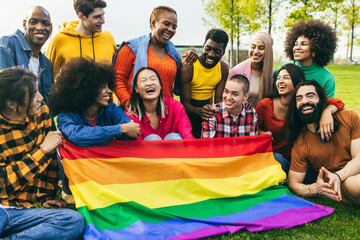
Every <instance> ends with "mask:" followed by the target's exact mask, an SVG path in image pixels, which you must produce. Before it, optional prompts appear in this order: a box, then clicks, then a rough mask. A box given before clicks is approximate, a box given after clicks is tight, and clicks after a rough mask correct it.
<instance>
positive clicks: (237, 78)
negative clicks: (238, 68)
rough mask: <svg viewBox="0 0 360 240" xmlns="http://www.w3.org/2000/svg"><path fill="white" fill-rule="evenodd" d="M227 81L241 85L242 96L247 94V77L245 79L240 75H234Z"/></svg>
mask: <svg viewBox="0 0 360 240" xmlns="http://www.w3.org/2000/svg"><path fill="white" fill-rule="evenodd" d="M228 81H234V82H238V83H243V84H244V87H243V91H244V94H246V93H248V92H249V79H247V77H245V76H244V75H242V74H235V75H233V76H231V77H230V78H229V79H228Z"/></svg>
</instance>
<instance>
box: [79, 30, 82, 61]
mask: <svg viewBox="0 0 360 240" xmlns="http://www.w3.org/2000/svg"><path fill="white" fill-rule="evenodd" d="M78 37H79V43H80V58H82V48H81V37H80V35H79V34H78Z"/></svg>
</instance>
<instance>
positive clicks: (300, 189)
mask: <svg viewBox="0 0 360 240" xmlns="http://www.w3.org/2000/svg"><path fill="white" fill-rule="evenodd" d="M305 175H306V173H305V172H301V173H300V172H295V171H292V170H290V171H289V188H290V189H291V190H292V191H294V192H295V194H297V195H300V196H306V197H311V196H314V195H317V194H321V195H324V196H326V197H328V198H331V199H333V200H335V201H341V193H340V181H339V178H338V177H337V176H336V174H334V173H331V172H329V171H328V170H326V169H325V168H324V167H322V168H321V169H320V171H319V175H318V178H317V180H316V182H315V183H313V184H309V185H305V184H303V181H304V178H305ZM324 178H325V179H326V178H328V179H330V180H329V182H325V181H324ZM335 183H336V184H335ZM333 186H334V187H333Z"/></svg>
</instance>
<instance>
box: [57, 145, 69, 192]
mask: <svg viewBox="0 0 360 240" xmlns="http://www.w3.org/2000/svg"><path fill="white" fill-rule="evenodd" d="M56 160H57V163H58V169H59V170H58V172H59V178H60V180H61V182H62V190H63V191H64V193H66V194H67V195H71V194H72V193H71V191H70V188H69V179H68V177H67V176H66V174H65V171H64V166H63V164H62V161H61V158H60V155H59V152H58V150H56Z"/></svg>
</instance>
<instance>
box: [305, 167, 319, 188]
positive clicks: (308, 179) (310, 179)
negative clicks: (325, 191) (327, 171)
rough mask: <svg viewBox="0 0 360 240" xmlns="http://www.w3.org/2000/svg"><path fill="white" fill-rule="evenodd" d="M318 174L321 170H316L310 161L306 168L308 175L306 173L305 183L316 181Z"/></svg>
mask: <svg viewBox="0 0 360 240" xmlns="http://www.w3.org/2000/svg"><path fill="white" fill-rule="evenodd" d="M318 175H319V172H317V171H315V170H314V169H313V168H312V167H311V166H310V164H309V163H308V165H307V169H306V175H305V178H304V181H303V183H304V184H311V183H314V182H316V180H317V177H318Z"/></svg>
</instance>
